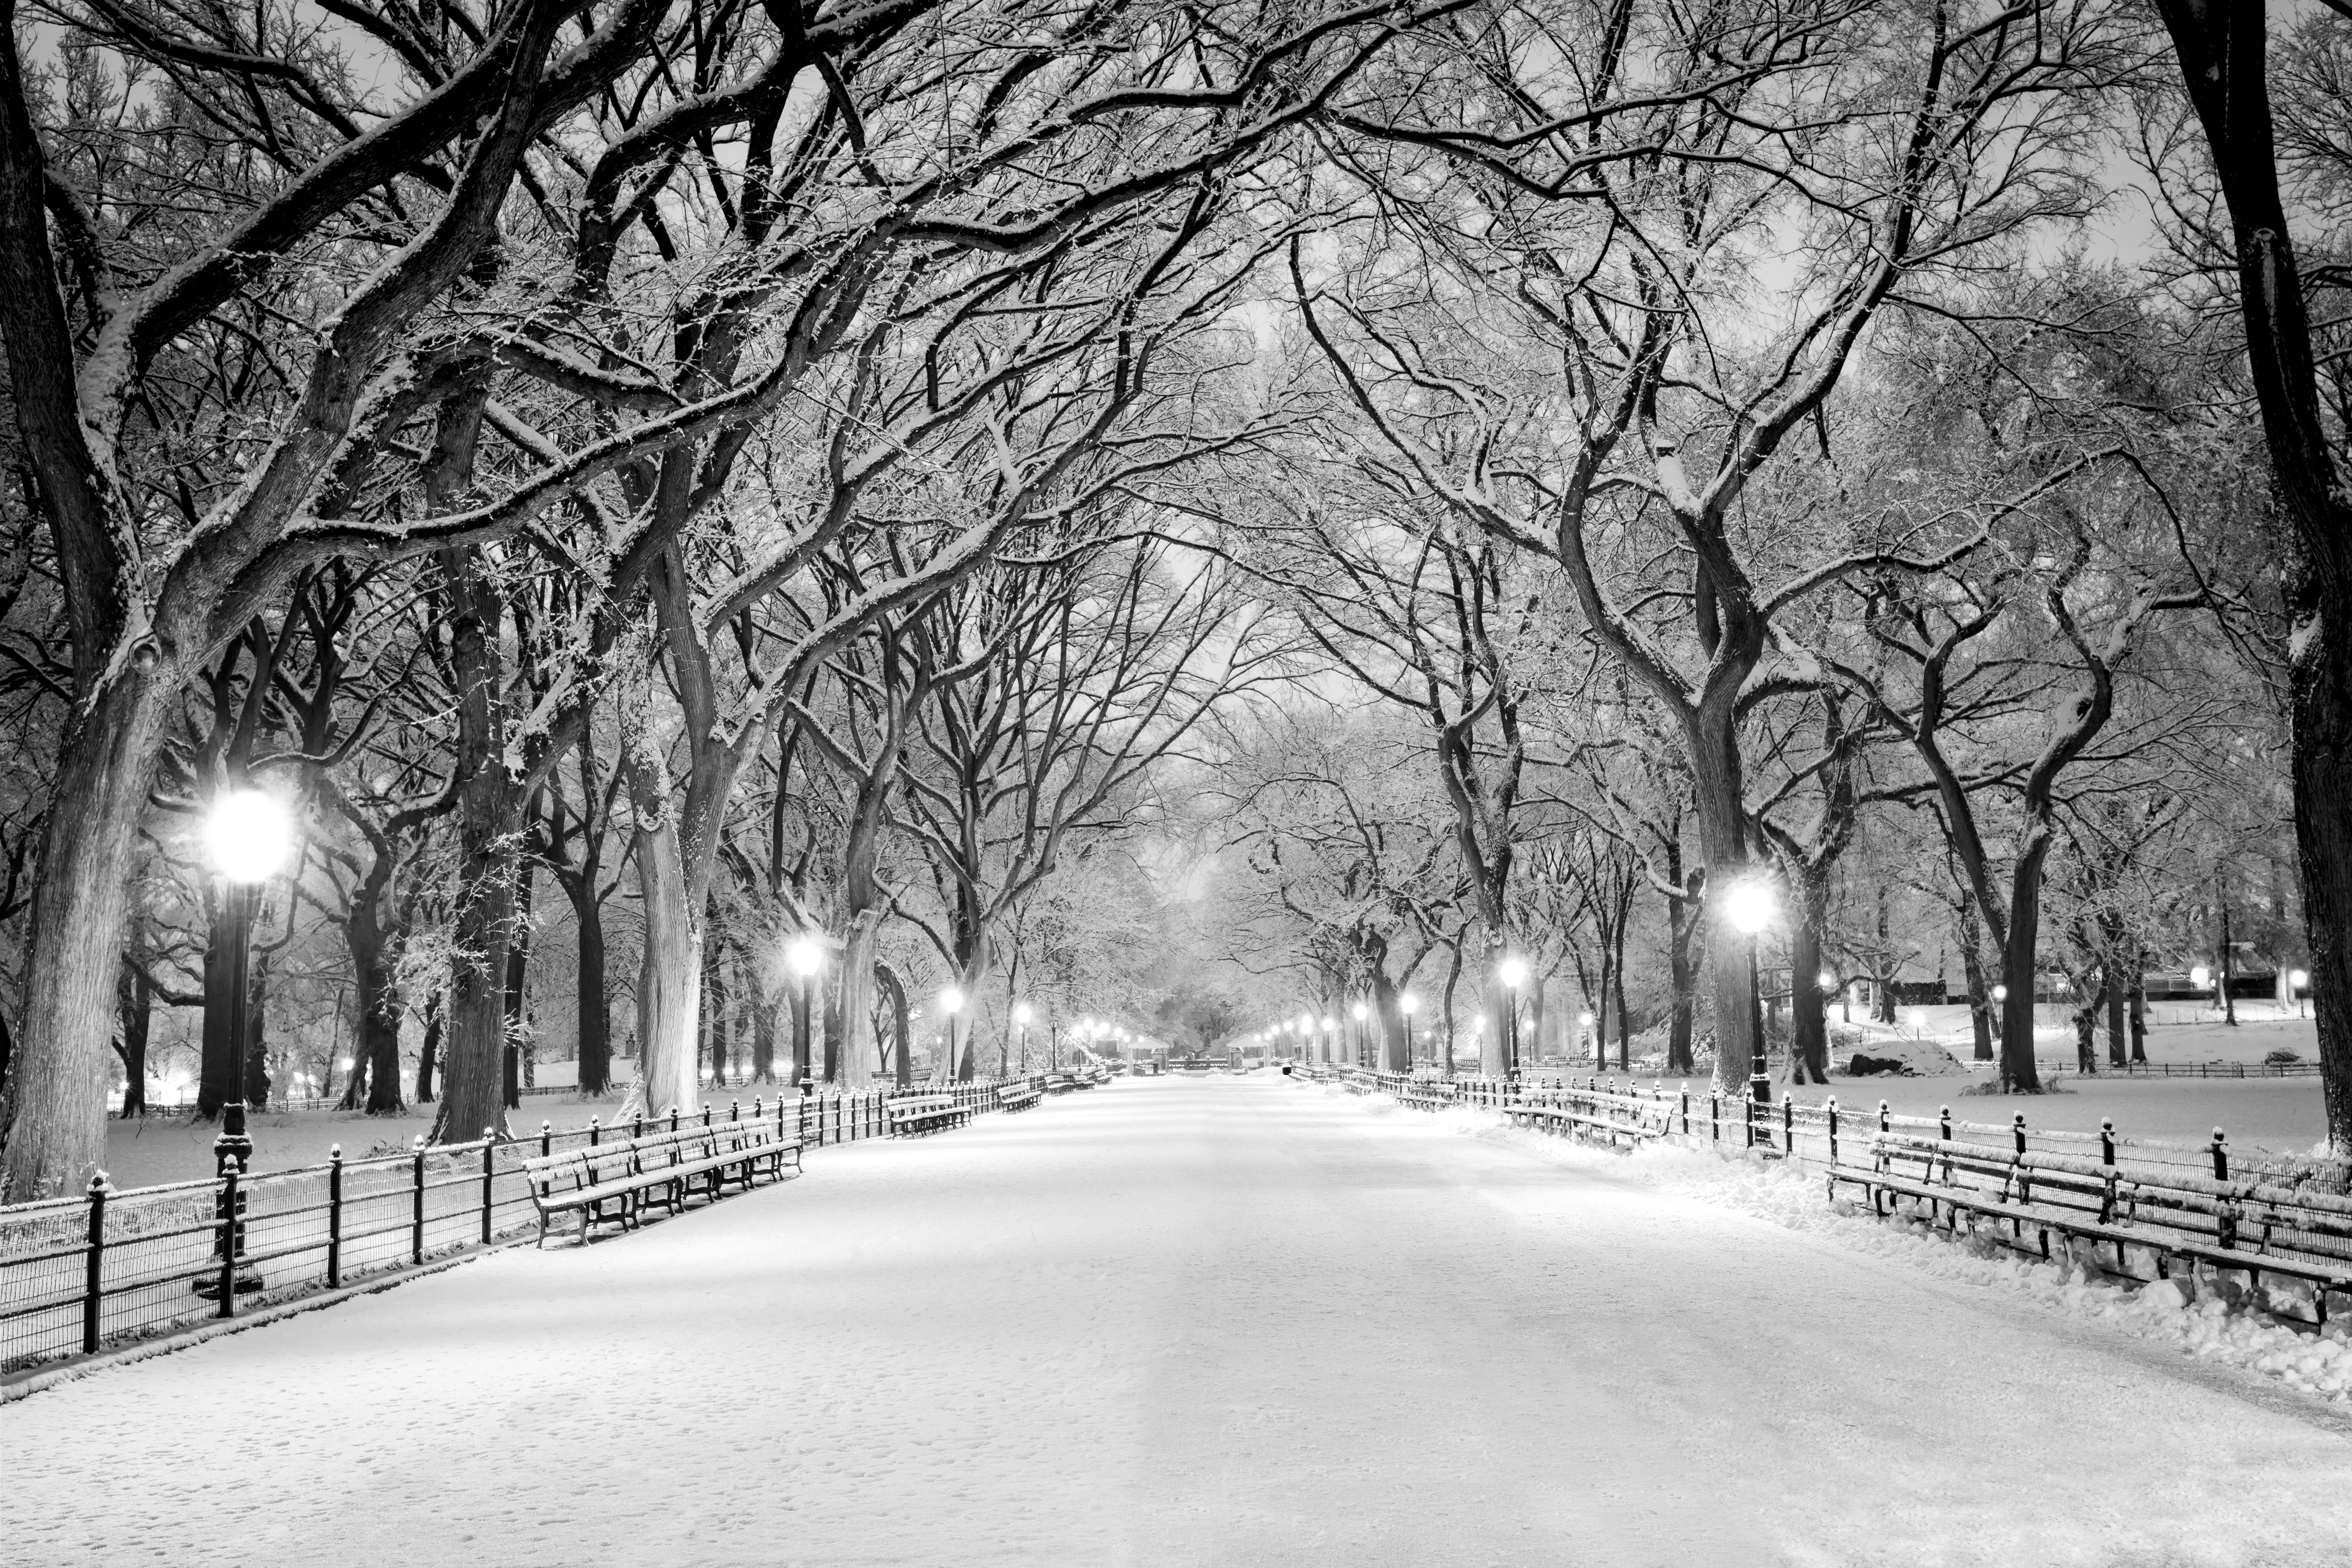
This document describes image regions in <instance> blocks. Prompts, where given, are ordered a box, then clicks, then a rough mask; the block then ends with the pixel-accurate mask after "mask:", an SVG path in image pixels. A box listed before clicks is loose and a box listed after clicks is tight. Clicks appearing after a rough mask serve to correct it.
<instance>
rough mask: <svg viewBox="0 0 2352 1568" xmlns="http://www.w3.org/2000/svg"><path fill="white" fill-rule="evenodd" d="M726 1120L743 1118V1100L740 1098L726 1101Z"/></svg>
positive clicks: (740, 1119)
mask: <svg viewBox="0 0 2352 1568" xmlns="http://www.w3.org/2000/svg"><path fill="white" fill-rule="evenodd" d="M727 1120H728V1121H742V1120H743V1102H742V1101H741V1100H729V1101H728V1102H727Z"/></svg>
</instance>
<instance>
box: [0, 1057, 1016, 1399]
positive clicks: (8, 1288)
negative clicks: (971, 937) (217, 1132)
mask: <svg viewBox="0 0 2352 1568" xmlns="http://www.w3.org/2000/svg"><path fill="white" fill-rule="evenodd" d="M1035 1081H1036V1080H1035V1079H1004V1080H999V1079H980V1080H976V1081H973V1082H970V1083H954V1084H946V1085H936V1086H929V1087H927V1088H925V1089H920V1090H916V1091H908V1092H922V1093H926V1094H930V1095H938V1094H941V1093H952V1094H954V1095H955V1097H956V1100H957V1102H958V1103H959V1104H961V1105H965V1106H968V1107H970V1108H971V1110H974V1111H976V1112H977V1111H989V1110H996V1109H998V1100H999V1097H1000V1095H1001V1094H1002V1093H1003V1089H1005V1088H1007V1087H1009V1086H1010V1085H1011V1084H1013V1083H1019V1082H1033V1083H1034V1082H1035ZM898 1096H899V1091H898V1090H896V1089H873V1090H866V1091H861V1092H858V1093H855V1094H846V1093H827V1094H805V1095H784V1096H781V1097H779V1098H778V1099H776V1100H774V1101H773V1102H770V1101H769V1100H765V1099H763V1098H758V1097H755V1098H754V1099H753V1100H751V1104H750V1105H748V1106H746V1105H744V1104H743V1103H741V1102H740V1100H739V1101H730V1102H729V1103H728V1104H726V1105H724V1106H719V1105H712V1104H708V1103H706V1104H705V1105H704V1107H703V1108H702V1110H700V1111H698V1112H693V1113H688V1115H687V1116H685V1117H681V1116H680V1114H679V1112H677V1110H671V1111H669V1112H667V1114H666V1115H662V1116H656V1117H646V1116H635V1117H632V1118H631V1119H629V1120H628V1121H614V1122H612V1123H610V1124H606V1123H604V1121H602V1120H601V1119H592V1120H591V1121H589V1123H588V1124H587V1125H586V1126H585V1127H574V1128H569V1129H565V1130H562V1131H558V1130H557V1129H555V1128H554V1127H553V1126H551V1124H549V1123H547V1122H545V1121H542V1122H541V1124H540V1130H539V1131H538V1132H537V1133H535V1134H530V1135H527V1136H522V1137H508V1138H499V1137H497V1136H494V1135H490V1134H488V1133H487V1132H486V1133H485V1135H484V1136H483V1137H481V1138H478V1139H474V1140H471V1141H469V1142H463V1143H446V1144H438V1145H434V1146H430V1147H428V1146H426V1145H425V1141H424V1139H423V1138H422V1137H421V1136H420V1137H419V1138H418V1139H417V1140H416V1143H415V1146H414V1147H412V1148H410V1149H408V1150H405V1151H403V1152H398V1153H389V1154H380V1155H369V1156H367V1157H364V1158H361V1159H356V1160H350V1159H345V1158H344V1157H343V1154H342V1151H341V1146H340V1145H339V1146H337V1147H336V1148H334V1149H333V1150H332V1151H331V1152H330V1154H329V1156H328V1158H327V1159H326V1160H325V1161H324V1162H323V1163H319V1164H315V1165H304V1166H299V1167H297V1168H295V1169H292V1170H285V1171H269V1172H265V1173H258V1174H253V1175H247V1174H243V1173H239V1172H237V1171H235V1170H231V1171H229V1172H228V1173H225V1174H223V1175H221V1176H218V1177H210V1178H205V1179H203V1180H198V1181H190V1182H173V1183H168V1184H163V1185H161V1186H152V1187H141V1188H137V1189H134V1190H131V1191H128V1192H116V1191H114V1190H113V1189H112V1188H111V1187H110V1186H109V1185H108V1184H107V1183H106V1182H105V1180H104V1179H103V1176H102V1175H101V1176H96V1177H93V1178H91V1182H90V1185H89V1189H88V1190H87V1191H86V1192H84V1193H82V1194H78V1195H75V1196H71V1197H61V1198H52V1199H48V1200H46V1201H44V1202H39V1203H29V1204H16V1205H7V1206H5V1207H0V1371H9V1370H14V1369H16V1368H20V1367H24V1366H27V1365H30V1364H33V1363H38V1362H43V1361H48V1360H53V1359H55V1358H57V1357H59V1356H67V1355H72V1354H76V1353H90V1352H97V1351H99V1350H100V1349H103V1348H107V1347H110V1346H113V1345H117V1344H121V1343H125V1342H130V1341H133V1340H137V1339H141V1338H144V1337H147V1336H150V1335H152V1334H156V1333H161V1332H166V1331H171V1330H173V1329H176V1328H182V1327H184V1326H186V1325H188V1324H190V1323H193V1322H197V1321H203V1320H205V1319H208V1318H230V1317H235V1316H236V1314H237V1312H238V1311H239V1310H241V1309H242V1307H243V1306H244V1305H246V1304H247V1303H252V1304H275V1303H277V1302H279V1301H283V1300H291V1299H294V1298H296V1297H299V1296H302V1295H306V1294H310V1293H311V1292H314V1291H319V1290H329V1289H339V1288H341V1287H342V1286H345V1285H348V1284H352V1283H354V1282H356V1281H359V1280H362V1279H367V1278H369V1277H371V1276H375V1275H383V1274H385V1273H387V1272H390V1271H392V1270H394V1269H398V1268H408V1267H414V1266H416V1265H419V1264H423V1263H425V1261H427V1260H428V1259H431V1258H439V1257H444V1256H447V1255H450V1254H453V1253H456V1252H459V1251H463V1250H465V1249H466V1248H468V1247H483V1246H488V1245H489V1244H490V1243H492V1242H495V1241H497V1240H499V1238H500V1237H508V1236H513V1235H516V1234H519V1233H521V1232H524V1231H527V1230H530V1229H533V1228H535V1227H536V1216H535V1210H534V1209H533V1208H532V1205H531V1203H530V1184H529V1182H528V1181H527V1179H526V1178H525V1176H524V1173H523V1168H522V1167H523V1162H524V1161H525V1160H527V1159H530V1158H532V1157H534V1156H537V1155H543V1154H550V1153H553V1152H557V1151H559V1150H562V1149H569V1148H578V1147H583V1146H587V1145H593V1144H595V1143H597V1142H602V1141H604V1140H609V1139H619V1138H631V1137H637V1136H641V1135H643V1134H644V1133H645V1132H646V1131H649V1130H650V1131H660V1130H663V1129H664V1128H668V1129H676V1128H678V1127H680V1126H683V1125H686V1124H688V1122H690V1121H693V1120H695V1119H697V1118H698V1119H699V1120H700V1121H701V1122H702V1123H703V1124H704V1125H709V1124H710V1123H711V1122H712V1121H741V1120H744V1119H746V1118H750V1119H753V1120H772V1121H774V1122H775V1123H776V1126H777V1128H778V1131H779V1134H780V1135H781V1136H783V1137H787V1138H797V1139H798V1140H799V1141H800V1142H803V1144H806V1145H808V1146H810V1147H814V1148H822V1147H824V1145H826V1144H828V1143H845V1142H852V1141H855V1140H857V1139H863V1138H873V1137H877V1136H882V1135H886V1134H887V1133H888V1132H889V1131H890V1118H889V1107H890V1103H891V1101H892V1100H895V1099H897V1098H898Z"/></svg>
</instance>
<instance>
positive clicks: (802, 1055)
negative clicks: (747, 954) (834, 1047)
mask: <svg viewBox="0 0 2352 1568" xmlns="http://www.w3.org/2000/svg"><path fill="white" fill-rule="evenodd" d="M784 963H785V964H786V965H787V966H788V967H789V968H790V969H791V970H792V972H793V975H794V976H795V977H796V978H797V979H798V980H799V981H800V994H799V995H798V996H796V997H794V998H793V1083H795V1084H803V1083H806V1082H807V1081H808V1077H809V1058H810V1055H811V1052H810V1050H809V1036H810V1034H811V1033H812V1032H813V1031H812V1030H811V1029H810V1027H809V1021H810V1009H809V986H810V985H811V984H813V983H814V981H815V979H816V973H817V971H818V970H820V969H823V968H824V947H823V946H822V945H820V944H819V943H818V942H817V941H816V939H815V938H814V937H806V936H804V937H802V938H800V939H799V940H798V941H796V942H793V944H792V946H790V947H789V948H786V949H785V950H784Z"/></svg>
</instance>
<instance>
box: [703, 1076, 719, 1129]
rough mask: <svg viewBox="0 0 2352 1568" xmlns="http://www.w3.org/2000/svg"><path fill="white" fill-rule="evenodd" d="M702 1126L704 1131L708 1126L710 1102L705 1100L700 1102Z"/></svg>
mask: <svg viewBox="0 0 2352 1568" xmlns="http://www.w3.org/2000/svg"><path fill="white" fill-rule="evenodd" d="M721 1087H722V1088H723V1087H724V1086H723V1085H722V1086H721ZM702 1125H703V1126H704V1128H706V1129H708V1128H709V1125H710V1101H709V1100H704V1101H703V1102H702Z"/></svg>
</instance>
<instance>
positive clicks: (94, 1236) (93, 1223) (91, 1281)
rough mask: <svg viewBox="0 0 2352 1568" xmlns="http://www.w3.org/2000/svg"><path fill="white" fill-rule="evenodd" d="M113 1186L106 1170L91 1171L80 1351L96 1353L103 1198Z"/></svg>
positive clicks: (102, 1289) (102, 1287) (102, 1283)
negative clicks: (108, 1181) (109, 1184)
mask: <svg viewBox="0 0 2352 1568" xmlns="http://www.w3.org/2000/svg"><path fill="white" fill-rule="evenodd" d="M113 1190H114V1189H113V1188H111V1187H110V1186H108V1185H107V1184H106V1173H105V1172H104V1171H95V1172H92V1173H90V1178H89V1248H88V1250H87V1251H86V1252H85V1253H84V1255H83V1257H82V1277H81V1353H82V1354H84V1355H95V1354H97V1353H98V1321H99V1317H100V1307H101V1305H102V1304H103V1303H104V1302H105V1300H106V1199H107V1194H110V1193H111V1192H112V1191H113Z"/></svg>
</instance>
